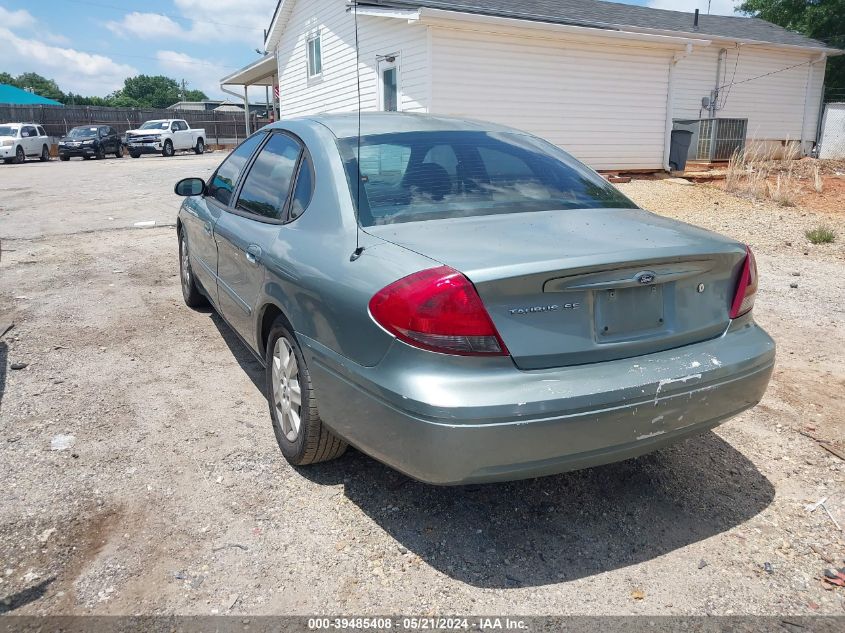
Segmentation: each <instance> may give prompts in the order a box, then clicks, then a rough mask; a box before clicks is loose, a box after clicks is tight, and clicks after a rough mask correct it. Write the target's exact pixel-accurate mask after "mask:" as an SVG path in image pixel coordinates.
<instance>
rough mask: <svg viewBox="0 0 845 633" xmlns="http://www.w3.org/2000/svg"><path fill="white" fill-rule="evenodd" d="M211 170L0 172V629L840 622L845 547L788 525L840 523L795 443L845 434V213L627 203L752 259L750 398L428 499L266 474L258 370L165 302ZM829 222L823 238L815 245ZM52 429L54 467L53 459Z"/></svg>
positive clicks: (358, 480) (842, 496) (334, 466)
mask: <svg viewBox="0 0 845 633" xmlns="http://www.w3.org/2000/svg"><path fill="white" fill-rule="evenodd" d="M220 160H221V155H220V154H217V155H206V156H180V157H176V158H172V159H163V158H160V157H145V158H142V159H139V160H131V159H128V158H125V159H123V160H116V159H109V160H106V161H87V162H80V161H72V162H71V163H59V162H57V161H54V162H51V163H47V164H40V163H28V164H25V165H22V166H16V165H10V166H0V234H2V237H3V240H2V259H0V325H2V324H3V323H4V322H9V321H13V322H14V327H13V329H11V330H10V331H9V332H8V333H6V334H5V336H4V337H3V338H2V339H0V480H2V481H3V482H4V485H3V486H2V489H0V612H3V611H9V610H14V613H17V614H40V613H49V614H60V613H61V614H65V613H76V614H87V613H93V614H135V613H143V614H170V613H178V614H209V613H221V614H222V613H235V614H289V613H294V614H309V613H315V612H316V613H349V614H359V615H373V614H385V613H397V614H398V613H414V614H435V613H438V614H444V613H501V614H599V613H601V614H657V613H672V614H704V613H706V614H770V613H777V614H785V613H789V614H818V613H824V614H843V613H845V601H843V598H845V589H837V590H833V591H827V590H825V588H824V587H823V586H822V583H821V582H820V580H819V578H820V576H821V573H822V571H823V570H824V568H825V567H828V566H829V565H828V564H827V563H826V562H825V561H824V560H823V556H829V557H830V558H831V559H832V560H835V561H836V562H838V566H841V565H842V562H841V561H842V559H843V557H845V540H844V539H843V533H842V531H841V530H837V529H836V528H835V527H834V525H833V522H832V521H831V519H830V518H829V517H828V516H827V515H826V514H825V513H824V511H823V509H821V508H820V509H818V510H816V511H814V512H809V511H808V510H807V509H806V508H805V505H806V504H807V503H809V502H815V501H818V500H819V499H821V498H823V497H827V498H828V508H829V509H830V511H831V512H832V513H833V515H834V517H836V518H837V520H838V521H839V523H840V524H841V525H845V462H843V461H841V460H839V459H837V458H836V457H834V456H833V455H831V454H830V453H828V452H826V451H824V450H822V448H821V447H820V446H819V445H818V444H817V443H816V442H815V441H813V440H811V439H810V438H808V437H806V436H804V435H801V434H799V433H798V431H799V430H806V429H811V430H812V432H813V433H814V434H816V435H818V436H821V437H823V438H826V439H829V440H836V441H838V442H842V441H843V440H845V422H843V412H845V402H844V398H845V396H843V394H845V365H843V362H842V358H843V354H845V275H843V270H845V268H843V266H844V265H845V201H843V204H842V205H841V206H840V209H842V211H841V212H840V213H839V215H835V214H820V213H816V212H814V211H813V210H811V209H802V208H782V207H777V206H774V205H772V204H760V203H750V202H747V201H744V200H739V199H737V198H735V197H733V196H731V195H729V194H726V193H724V192H722V191H721V190H718V189H716V188H713V187H709V186H706V185H689V184H683V183H678V182H675V181H672V180H642V181H635V182H632V183H630V184H627V185H622V186H621V188H622V189H623V190H624V191H625V193H627V194H628V195H630V196H631V197H632V198H634V199H635V200H636V201H638V202H639V203H640V204H642V205H643V206H645V207H646V208H651V209H652V210H654V211H656V212H659V213H663V214H666V215H669V216H672V217H676V218H679V219H681V220H684V221H687V222H691V223H694V224H699V225H702V226H705V227H708V228H712V229H715V230H717V231H721V232H724V233H727V234H729V235H732V236H734V237H736V238H738V239H741V240H745V241H747V242H750V243H751V245H752V246H753V248H754V249H755V252H756V253H757V257H758V262H759V266H760V271H761V275H762V285H761V293H760V296H759V298H758V302H757V308H756V310H755V313H756V315H757V319H758V320H759V321H760V322H761V323H762V324H763V325H764V326H765V327H766V328H767V329H768V330H769V332H770V333H771V334H772V335H773V336H774V337H775V339H776V340H777V342H778V345H779V358H778V365H777V368H776V374H775V378H774V382H773V384H772V386H771V387H770V389H769V392H768V394H767V396H766V398H765V400H764V401H763V402H762V403H761V404H760V405H759V406H758V407H756V408H755V409H753V410H751V411H749V412H747V413H745V414H744V415H741V416H739V417H737V418H735V419H733V420H732V421H730V422H728V423H727V424H725V425H723V426H721V427H719V428H718V429H717V430H716V431H715V432H709V433H706V434H704V435H702V436H699V437H696V438H693V439H690V440H688V441H686V442H684V443H682V444H680V445H677V446H675V447H673V448H670V449H667V450H664V451H661V452H658V453H656V454H652V455H648V456H645V457H643V458H640V459H637V460H632V461H628V462H624V463H621V464H615V465H611V466H606V467H602V468H595V469H591V470H586V471H581V472H576V473H571V474H566V475H561V476H556V477H548V478H544V479H538V480H530V481H523V482H517V483H510V484H496V485H487V486H470V487H465V488H446V489H443V488H434V487H429V486H426V485H423V484H418V483H416V482H413V481H409V480H407V479H406V478H404V477H403V476H401V475H399V474H398V473H396V472H394V471H392V470H390V469H388V468H386V467H384V466H382V465H380V464H379V463H377V462H375V461H373V460H371V459H369V458H367V457H365V456H363V455H361V454H359V453H357V452H355V451H350V452H349V453H347V455H346V456H344V457H343V458H342V459H340V460H338V461H336V462H332V463H329V464H325V465H321V466H318V467H314V468H310V469H304V470H295V469H293V468H291V467H289V466H288V465H287V464H286V462H284V460H283V459H282V457H281V454H280V453H279V451H278V449H277V447H276V444H275V441H274V438H273V433H272V430H271V426H270V420H269V414H268V411H267V405H266V403H265V401H264V399H263V396H262V395H261V391H260V388H259V385H260V382H261V380H262V376H263V373H262V372H261V370H260V368H259V365H258V364H257V362H255V361H254V360H253V359H252V358H251V356H250V354H249V353H248V352H247V351H246V350H245V349H244V348H243V347H242V345H241V344H240V343H239V342H238V341H237V340H236V338H235V337H234V335H233V334H231V333H230V332H229V330H228V329H227V327H226V326H225V325H224V324H223V323H222V322H221V321H220V319H219V318H218V317H217V316H216V315H214V314H213V313H209V312H195V311H192V310H189V309H187V308H186V307H185V306H184V305H183V303H182V298H181V294H180V289H179V279H178V275H177V259H178V258H177V254H176V250H177V248H176V247H177V244H176V236H175V232H174V230H173V229H172V228H171V227H170V226H161V225H162V224H172V223H173V222H174V220H175V214H176V209H177V207H178V204H179V201H178V199H177V198H176V197H175V196H174V195H173V194H172V193H171V191H172V185H173V183H174V182H175V181H176V180H177V179H178V178H180V177H184V176H206V175H207V174H209V173H210V171H211V170H212V169H213V168H214V167H215V166H216V165H217V163H218V162H219V161H220ZM149 220H156V221H157V223H158V224H159V226H157V227H156V228H151V229H139V228H133V224H134V223H135V222H144V221H149ZM820 223H825V224H827V225H829V226H831V227H833V228H834V229H835V230H837V232H838V235H839V238H838V241H837V242H836V243H834V244H832V245H826V246H812V245H810V244H809V243H808V242H807V240H806V239H805V237H804V230H806V229H807V228H811V227H813V226H815V225H817V224H820ZM794 284H797V287H791V285H794ZM13 363H26V367H25V368H24V369H19V370H13V369H11V366H12V364H13ZM61 435H72V436H73V443H72V446H70V447H69V448H67V449H66V450H51V442H52V441H55V440H56V438H57V437H58V436H61ZM59 441H61V440H59ZM840 446H842V444H840ZM767 563H768V565H766V564H767ZM767 569H768V570H769V571H767Z"/></svg>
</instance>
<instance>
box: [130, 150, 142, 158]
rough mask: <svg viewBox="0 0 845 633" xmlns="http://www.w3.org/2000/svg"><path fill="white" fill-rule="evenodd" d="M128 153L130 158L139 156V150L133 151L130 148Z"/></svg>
mask: <svg viewBox="0 0 845 633" xmlns="http://www.w3.org/2000/svg"><path fill="white" fill-rule="evenodd" d="M129 155H130V156H131V157H132V158H141V152H133V151H132V150H131V149H130V150H129Z"/></svg>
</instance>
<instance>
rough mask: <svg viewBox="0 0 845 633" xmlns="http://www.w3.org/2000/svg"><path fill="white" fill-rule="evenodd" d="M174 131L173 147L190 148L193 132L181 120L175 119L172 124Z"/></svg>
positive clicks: (171, 127)
mask: <svg viewBox="0 0 845 633" xmlns="http://www.w3.org/2000/svg"><path fill="white" fill-rule="evenodd" d="M170 129H171V130H172V131H173V149H188V148H189V147H190V146H191V133H190V132H188V131H187V129H188V126H187V125H185V124H184V123H182V122H181V121H174V122H173V124H172V125H171V126H170Z"/></svg>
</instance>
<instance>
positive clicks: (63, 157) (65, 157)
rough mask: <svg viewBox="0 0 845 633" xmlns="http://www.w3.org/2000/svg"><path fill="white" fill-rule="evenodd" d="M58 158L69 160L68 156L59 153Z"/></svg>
mask: <svg viewBox="0 0 845 633" xmlns="http://www.w3.org/2000/svg"><path fill="white" fill-rule="evenodd" d="M59 160H63V161H65V162H67V161H69V160H70V156H62V155H61V154H59Z"/></svg>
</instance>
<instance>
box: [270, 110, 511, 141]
mask: <svg viewBox="0 0 845 633" xmlns="http://www.w3.org/2000/svg"><path fill="white" fill-rule="evenodd" d="M360 120H361V123H360V125H361V135H362V136H369V135H374V134H390V133H395V132H434V131H445V130H449V131H460V130H466V131H475V132H518V130H514V129H513V128H509V127H505V126H503V125H497V124H495V123H488V122H486V121H474V120H472V119H460V118H455V117H445V116H434V115H430V114H412V113H407V112H362V113H361V119H360ZM293 121H298V122H303V123H311V124H319V125H323V126H325V127H327V128H328V129H329V130H330V131H331V132H332V134H334V135H335V136H336V137H337V138H350V137H354V136H357V135H358V113H357V112H350V113H343V114H318V115H314V116H304V117H297V118H293V119H282V120H281V121H279V122H278V123H272V124H270V125H269V126H267V127H269V128H271V129H272V128H284V127H285V124H286V123H287V122H293Z"/></svg>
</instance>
